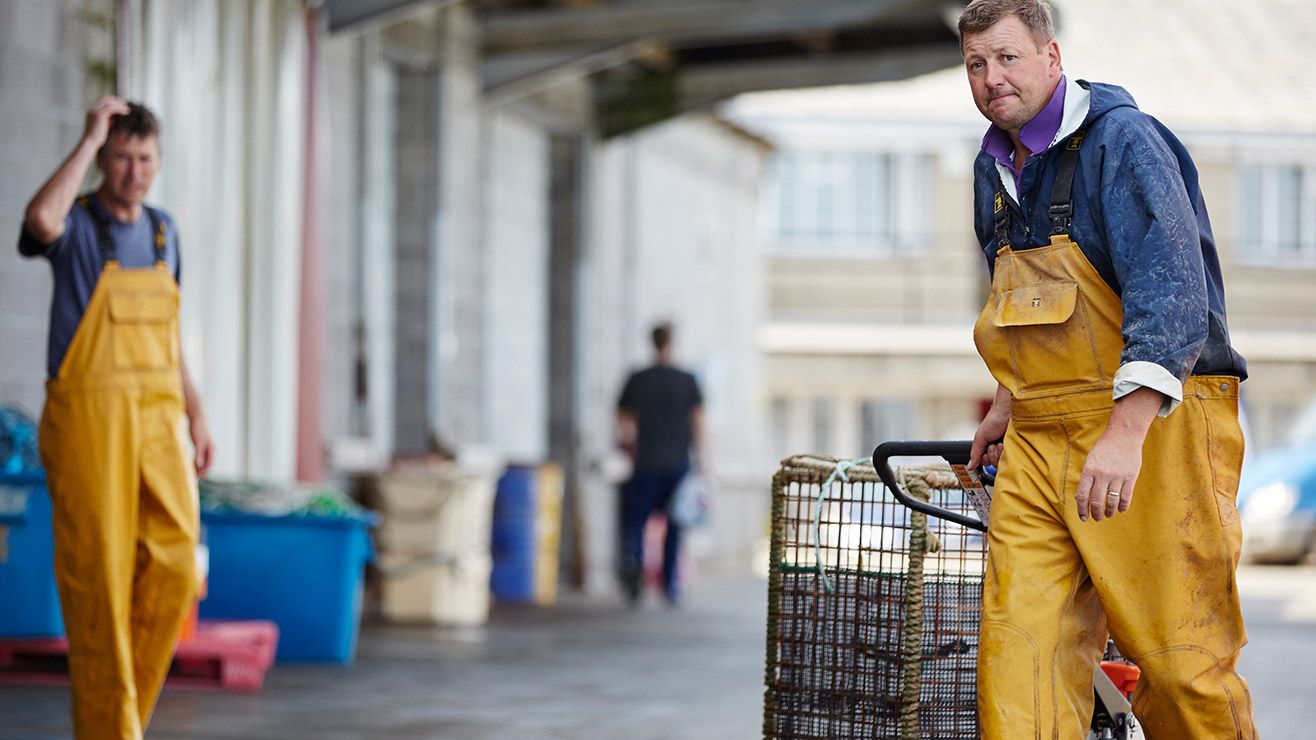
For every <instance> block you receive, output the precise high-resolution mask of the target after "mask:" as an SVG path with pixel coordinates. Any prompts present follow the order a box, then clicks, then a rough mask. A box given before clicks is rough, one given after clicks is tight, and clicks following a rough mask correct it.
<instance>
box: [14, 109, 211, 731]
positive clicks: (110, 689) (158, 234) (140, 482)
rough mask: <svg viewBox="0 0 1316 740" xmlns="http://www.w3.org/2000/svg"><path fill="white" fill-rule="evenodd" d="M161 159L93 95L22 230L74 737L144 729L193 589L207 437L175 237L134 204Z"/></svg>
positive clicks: (157, 216)
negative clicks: (37, 320)
mask: <svg viewBox="0 0 1316 740" xmlns="http://www.w3.org/2000/svg"><path fill="white" fill-rule="evenodd" d="M93 159H94V160H95V161H96V164H97V166H98V167H99V169H100V170H101V173H102V175H103V179H102V181H101V184H100V186H99V188H98V189H97V190H96V191H95V192H94V193H91V194H88V195H84V196H81V197H79V196H78V188H79V186H80V185H81V183H82V181H83V178H84V176H85V175H86V171H87V168H88V167H89V166H90V164H91V162H92V160H93ZM159 163H160V139H159V124H158V123H157V122H156V119H155V116H154V115H153V114H152V113H151V112H150V111H149V110H147V109H146V108H144V107H142V106H140V105H137V104H130V103H127V102H126V101H124V100H121V99H119V98H116V97H106V98H102V99H101V100H99V101H97V103H96V104H95V105H94V106H93V107H92V108H91V110H90V111H89V112H88V113H87V122H86V128H85V131H84V133H83V136H82V139H81V141H79V142H78V145H77V146H76V147H75V148H74V150H73V152H72V153H71V154H69V156H68V158H66V159H65V160H64V162H63V164H61V165H60V167H59V168H58V169H57V170H56V171H55V173H54V174H53V175H52V176H51V177H50V179H49V180H48V181H47V182H46V183H45V185H43V186H42V187H41V190H39V191H38V192H37V194H36V195H35V196H34V197H33V198H32V201H31V203H29V204H28V208H27V212H26V214H25V218H24V221H23V233H22V235H21V237H20V239H19V251H20V252H22V253H23V254H24V255H26V256H37V255H40V256H44V257H46V258H47V259H48V260H49V261H50V264H51V268H52V271H53V274H54V296H53V299H52V301H51V321H50V341H49V354H48V357H47V365H48V372H49V380H48V381H47V384H46V406H45V410H44V412H43V413H42V417H41V432H40V447H41V458H42V463H43V465H44V466H45V468H46V477H47V482H48V484H49V488H50V497H51V501H52V503H53V504H54V514H53V528H54V535H55V577H56V580H57V581H58V583H59V592H60V602H61V604H62V606H63V612H64V623H65V627H66V629H67V632H68V640H69V674H70V678H71V682H72V689H73V725H74V731H75V733H76V735H77V737H79V738H140V737H141V736H142V733H143V731H144V730H145V728H146V725H147V721H148V720H149V718H150V716H151V711H152V709H153V708H154V706H155V701H156V697H158V696H159V693H160V687H161V685H162V684H163V683H164V676H165V672H166V671H167V670H168V668H169V663H170V661H171V660H172V657H173V649H174V644H175V642H176V641H177V639H178V634H179V629H180V627H181V625H182V622H183V619H184V616H185V615H186V612H187V610H188V608H189V606H190V605H191V603H192V600H193V598H194V597H195V594H196V587H197V584H196V543H197V530H198V519H197V494H196V477H197V475H199V474H200V475H204V473H205V471H206V469H207V468H208V467H209V465H210V460H211V457H212V444H211V441H210V435H209V433H208V431H207V429H206V424H205V419H204V416H203V414H202V411H201V402H200V399H199V398H198V396H197V393H196V390H195V388H194V387H193V385H192V383H191V381H190V379H189V377H188V374H187V370H186V367H185V366H184V365H183V359H182V353H181V352H180V350H179V331H178V264H179V256H178V238H177V231H176V229H175V228H174V227H173V222H172V220H171V219H170V218H169V216H168V215H167V214H165V213H163V212H161V211H158V210H156V209H153V208H149V207H146V206H144V205H143V199H144V198H145V197H146V193H147V192H148V191H149V190H150V188H151V182H152V180H153V179H154V177H155V173H156V171H157V170H158V168H159ZM184 414H186V416H187V419H184ZM189 421H190V424H189ZM189 431H190V435H191V440H190V444H189V439H188V436H189ZM190 447H194V448H195V457H194V453H193V449H190Z"/></svg>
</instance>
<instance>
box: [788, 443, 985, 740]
mask: <svg viewBox="0 0 1316 740" xmlns="http://www.w3.org/2000/svg"><path fill="white" fill-rule="evenodd" d="M838 462H840V461H838V460H834V459H831V458H822V457H813V456H801V457H793V458H789V459H787V460H785V461H783V463H782V466H781V468H780V470H779V471H778V472H777V474H776V475H775V476H774V478H773V501H772V543H771V551H770V553H771V555H770V557H771V563H770V570H769V580H768V589H769V592H768V625H767V656H766V658H767V659H766V672H765V681H766V686H767V690H766V692H765V695H764V724H763V734H764V737H767V738H883V739H886V738H913V737H918V738H977V737H978V736H979V733H978V723H977V707H976V698H977V695H976V685H975V683H976V665H975V664H976V659H977V644H978V623H979V620H980V616H981V600H982V577H983V568H984V563H985V552H984V542H983V539H982V536H981V535H980V534H979V533H977V532H973V531H970V530H966V529H964V528H963V527H960V526H959V525H956V524H953V523H949V522H945V521H942V520H939V519H935V518H926V517H924V516H923V515H921V514H916V513H914V512H912V511H910V510H909V509H907V508H906V507H905V506H903V505H902V504H900V502H898V501H897V500H896V499H895V498H894V497H892V496H891V494H890V493H889V492H888V491H887V489H886V487H885V486H883V485H882V483H881V481H880V480H879V479H878V477H877V474H876V472H875V471H874V470H873V468H872V466H871V465H870V464H863V465H858V466H855V467H852V468H849V469H848V470H846V476H845V477H846V478H848V481H847V480H841V479H840V478H839V476H838V477H837V479H836V480H834V481H833V482H832V483H831V484H830V485H828V486H827V490H826V491H825V492H824V491H823V487H824V484H825V482H826V481H827V480H828V478H829V476H832V473H833V472H834V471H835V469H836V465H837V463H838ZM947 472H949V471H948V470H947ZM945 477H946V476H940V477H939V476H937V475H933V476H932V478H933V480H934V482H935V483H936V484H937V485H938V486H942V487H938V488H933V489H931V490H928V491H927V493H926V495H928V496H929V500H930V501H931V503H933V504H936V505H938V506H942V507H944V508H948V509H951V510H953V511H962V512H970V511H971V507H970V506H969V505H968V503H967V502H966V501H965V500H964V498H963V494H962V492H961V491H960V490H959V489H958V487H955V486H954V485H953V484H952V483H950V482H949V481H946V480H943V479H944V478H945ZM922 487H923V488H926V486H922ZM906 490H907V491H908V488H907V489H906ZM820 494H822V495H821V496H820ZM820 501H821V503H820ZM815 511H816V512H817V519H818V521H817V525H816V532H817V536H816V537H815V522H814V518H815ZM926 542H934V543H936V544H935V545H934V550H935V551H932V552H927V550H928V549H929V548H928V547H927V546H926V544H925V543H926ZM815 543H816V544H817V547H815ZM920 554H921V557H920ZM819 559H821V562H822V570H823V572H825V573H826V578H827V581H829V582H830V585H831V586H832V589H831V592H830V593H828V591H827V589H826V585H825V582H824V577H823V575H822V574H821V573H820V572H819V568H818V562H819ZM914 635H917V639H913V636H914Z"/></svg>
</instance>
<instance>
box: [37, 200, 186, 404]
mask: <svg viewBox="0 0 1316 740" xmlns="http://www.w3.org/2000/svg"><path fill="white" fill-rule="evenodd" d="M88 203H89V206H90V208H93V209H95V211H96V213H97V214H98V215H99V217H101V218H104V219H106V220H107V221H108V222H109V224H110V238H111V240H112V241H113V242H114V250H115V253H116V257H117V258H118V260H119V266H120V267H123V268H125V269H130V268H141V267H150V266H151V265H153V264H155V234H154V232H153V231H152V225H151V216H150V214H149V213H148V212H147V210H146V209H145V208H143V209H142V214H141V216H140V217H139V218H138V219H137V221H136V222H135V223H123V222H121V221H118V220H116V219H115V218H114V217H113V216H112V215H110V213H109V211H107V210H106V209H105V206H104V205H103V204H102V203H101V202H100V199H99V198H97V197H96V196H95V195H92V196H91V197H90V198H89V199H88ZM155 213H156V216H157V217H158V218H159V219H160V220H161V222H163V223H164V225H165V263H166V264H168V265H169V269H170V270H171V271H172V272H173V273H174V280H175V281H177V280H178V278H179V256H178V229H177V228H176V227H175V226H174V220H173V219H172V218H170V217H169V214H167V213H165V212H164V211H161V210H159V209H156V211H155ZM18 251H19V253H20V254H22V255H23V256H24V257H36V256H43V257H45V258H46V259H48V260H50V269H51V272H52V273H53V274H54V277H55V289H54V292H53V294H52V295H51V300H50V337H49V342H48V344H47V350H46V372H47V373H48V374H49V375H50V377H52V378H53V377H55V375H56V374H57V373H58V372H59V365H60V363H61V362H63V360H64V353H65V352H66V351H68V348H69V343H71V342H72V341H73V333H74V332H75V331H77V328H78V324H79V323H80V322H81V321H82V314H83V312H84V311H86V310H87V303H88V302H89V301H90V300H91V293H92V291H93V290H94V289H95V288H96V281H97V280H98V279H100V275H101V268H102V267H103V266H104V265H105V258H104V256H103V255H102V254H101V249H100V241H99V239H98V238H97V233H96V220H95V218H93V216H92V214H91V212H90V211H89V210H88V208H87V207H84V206H83V204H82V198H79V199H78V200H77V201H75V202H74V203H73V208H71V209H69V214H68V215H67V216H65V217H64V233H63V234H61V235H60V237H59V238H58V239H56V240H55V241H53V242H51V243H50V244H46V245H44V246H43V245H41V244H39V243H37V241H36V239H33V238H32V236H31V235H30V234H28V233H27V229H26V228H21V227H20V234H19V238H18Z"/></svg>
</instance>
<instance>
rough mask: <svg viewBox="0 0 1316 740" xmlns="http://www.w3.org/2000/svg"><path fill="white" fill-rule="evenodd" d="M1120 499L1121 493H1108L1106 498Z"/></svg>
mask: <svg viewBox="0 0 1316 740" xmlns="http://www.w3.org/2000/svg"><path fill="white" fill-rule="evenodd" d="M1119 497H1120V492H1119V491H1106V498H1119Z"/></svg>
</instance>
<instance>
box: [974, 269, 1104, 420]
mask: <svg viewBox="0 0 1316 740" xmlns="http://www.w3.org/2000/svg"><path fill="white" fill-rule="evenodd" d="M992 325H993V326H995V327H997V328H998V329H1000V330H1001V332H1002V334H1003V335H1004V336H1005V341H1006V343H1007V344H1008V346H1009V350H1010V365H1011V368H1012V369H1013V371H1014V373H1015V377H1016V378H1018V380H1019V385H1020V391H1021V393H1022V394H1023V395H1046V394H1048V393H1053V392H1057V391H1060V390H1065V389H1073V388H1081V387H1088V386H1095V385H1100V384H1101V383H1102V382H1103V378H1104V374H1103V373H1102V367H1101V361H1100V358H1099V356H1098V353H1097V346H1096V341H1095V338H1094V337H1093V333H1092V325H1091V322H1090V321H1089V317H1088V311H1087V306H1086V303H1085V302H1084V300H1083V295H1082V292H1081V291H1080V290H1079V289H1078V283H1076V282H1047V283H1033V284H1030V285H1021V286H1018V287H1016V288H1012V289H1010V290H1005V291H1001V292H1000V293H999V294H998V296H997V302H996V311H995V314H994V316H993V317H992Z"/></svg>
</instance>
